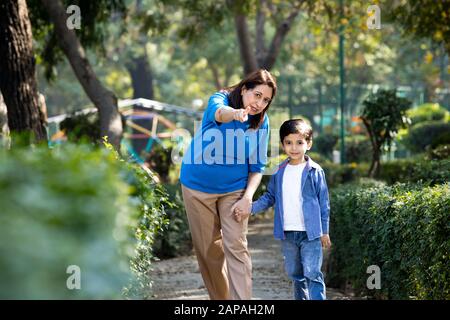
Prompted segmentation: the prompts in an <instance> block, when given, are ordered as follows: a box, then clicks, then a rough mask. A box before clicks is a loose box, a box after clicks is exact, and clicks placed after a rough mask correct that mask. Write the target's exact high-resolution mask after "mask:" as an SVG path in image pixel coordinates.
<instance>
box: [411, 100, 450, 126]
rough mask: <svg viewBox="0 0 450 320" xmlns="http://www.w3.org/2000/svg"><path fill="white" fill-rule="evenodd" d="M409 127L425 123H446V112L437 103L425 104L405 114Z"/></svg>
mask: <svg viewBox="0 0 450 320" xmlns="http://www.w3.org/2000/svg"><path fill="white" fill-rule="evenodd" d="M407 114H408V117H409V118H410V119H411V125H415V124H417V123H420V122H425V121H446V118H447V117H448V111H447V110H446V109H445V108H444V107H441V106H440V105H439V104H438V103H425V104H422V105H420V106H417V107H416V108H411V109H409V110H408V112H407Z"/></svg>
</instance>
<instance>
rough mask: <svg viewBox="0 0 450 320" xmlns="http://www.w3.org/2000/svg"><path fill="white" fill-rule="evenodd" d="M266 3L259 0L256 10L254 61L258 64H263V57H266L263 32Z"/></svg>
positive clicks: (264, 34) (264, 0)
mask: <svg viewBox="0 0 450 320" xmlns="http://www.w3.org/2000/svg"><path fill="white" fill-rule="evenodd" d="M265 5H266V0H260V1H259V6H258V10H257V12H256V35H255V38H256V61H257V62H258V66H261V65H263V64H264V59H265V57H266V45H265V41H266V32H265V23H266V14H265V12H264V10H265V9H266V8H265Z"/></svg>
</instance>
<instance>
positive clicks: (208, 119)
mask: <svg viewBox="0 0 450 320" xmlns="http://www.w3.org/2000/svg"><path fill="white" fill-rule="evenodd" d="M276 90H277V86H276V82H275V79H274V78H273V76H272V75H271V74H270V73H269V72H268V71H266V70H257V71H255V72H253V73H251V74H250V75H248V76H247V77H246V78H245V79H243V80H242V81H241V82H240V83H239V84H237V85H235V86H233V87H230V88H227V89H225V90H222V91H220V92H217V93H215V94H214V95H212V96H211V97H210V99H209V102H208V106H207V108H206V110H205V112H204V115H203V120H202V125H201V128H199V130H197V132H196V134H195V137H194V139H193V141H192V142H191V145H190V146H189V148H188V150H187V153H186V154H185V156H184V157H183V163H182V166H181V173H180V182H181V184H182V193H183V200H184V204H185V208H186V213H187V217H188V221H189V228H190V231H191V234H192V241H193V245H194V250H195V253H196V255H197V260H198V264H199V269H200V272H201V274H202V277H203V281H204V283H205V286H206V288H207V290H208V293H209V296H210V298H211V299H215V300H217V299H220V300H225V299H251V297H252V279H251V276H252V275H251V272H252V265H251V260H250V254H249V252H248V249H247V237H246V235H247V223H248V217H247V218H246V219H244V220H242V221H239V222H237V221H236V220H234V219H233V215H232V212H233V210H234V209H235V208H238V209H239V210H247V211H245V212H248V210H249V209H250V205H251V201H252V197H253V194H254V193H255V191H256V189H257V188H258V185H259V183H260V182H261V178H262V172H263V171H264V165H265V162H266V158H267V144H268V133H269V119H268V116H267V114H266V112H267V110H268V109H269V106H270V103H271V102H272V99H273V98H274V96H275V93H276Z"/></svg>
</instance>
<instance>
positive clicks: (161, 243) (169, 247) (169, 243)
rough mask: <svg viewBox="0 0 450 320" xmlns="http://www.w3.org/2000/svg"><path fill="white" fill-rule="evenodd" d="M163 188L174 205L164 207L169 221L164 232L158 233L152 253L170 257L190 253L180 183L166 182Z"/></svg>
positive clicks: (190, 246)
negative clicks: (170, 183)
mask: <svg viewBox="0 0 450 320" xmlns="http://www.w3.org/2000/svg"><path fill="white" fill-rule="evenodd" d="M165 189H166V190H167V192H168V194H169V198H170V199H172V201H173V202H174V203H175V204H176V206H173V207H171V208H168V209H166V215H167V219H168V221H169V223H168V224H167V226H166V227H165V229H164V232H162V233H159V234H158V236H157V238H156V239H155V244H154V246H153V248H154V254H155V255H156V256H157V257H158V258H172V257H176V256H180V255H186V254H190V253H191V251H192V240H191V233H190V230H189V224H188V220H187V216H186V212H185V210H184V203H183V200H182V196H181V188H180V184H176V185H167V184H166V185H165Z"/></svg>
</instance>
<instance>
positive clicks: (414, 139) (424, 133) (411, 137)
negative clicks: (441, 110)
mask: <svg viewBox="0 0 450 320" xmlns="http://www.w3.org/2000/svg"><path fill="white" fill-rule="evenodd" d="M449 132H450V123H447V122H442V121H427V122H421V123H419V124H416V125H415V126H413V127H411V128H410V129H409V132H408V134H407V135H406V136H405V137H404V139H403V140H402V142H403V143H404V144H405V146H406V147H407V148H408V149H409V150H410V151H412V152H415V153H421V152H425V151H426V148H427V147H436V146H437V145H438V144H450V135H449Z"/></svg>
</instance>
